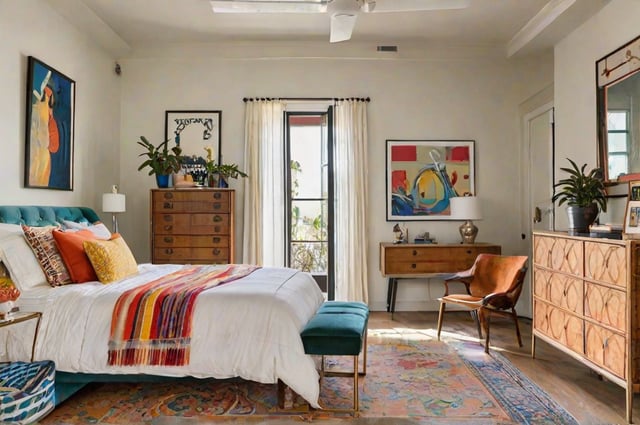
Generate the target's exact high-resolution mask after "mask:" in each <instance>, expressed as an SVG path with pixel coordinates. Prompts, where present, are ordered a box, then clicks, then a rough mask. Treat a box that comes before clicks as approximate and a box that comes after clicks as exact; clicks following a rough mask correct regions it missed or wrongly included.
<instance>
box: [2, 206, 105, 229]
mask: <svg viewBox="0 0 640 425" xmlns="http://www.w3.org/2000/svg"><path fill="white" fill-rule="evenodd" d="M63 220H67V221H75V222H77V223H95V222H96V221H100V217H98V214H96V212H95V211H94V210H92V209H91V208H87V207H42V206H29V205H24V206H23V205H16V206H14V205H4V206H0V223H9V224H26V225H27V226H34V227H41V226H52V225H56V224H58V223H62V221H63Z"/></svg>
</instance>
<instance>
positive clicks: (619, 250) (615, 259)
mask: <svg viewBox="0 0 640 425" xmlns="http://www.w3.org/2000/svg"><path fill="white" fill-rule="evenodd" d="M584 249H585V258H586V261H585V277H586V278H588V279H593V280H597V281H599V282H604V283H610V284H612V285H617V286H621V287H624V286H626V281H627V257H626V250H625V247H624V246H621V245H613V244H606V243H593V242H585V244H584Z"/></svg>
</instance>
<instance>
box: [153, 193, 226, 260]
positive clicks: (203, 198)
mask: <svg viewBox="0 0 640 425" xmlns="http://www.w3.org/2000/svg"><path fill="white" fill-rule="evenodd" d="M234 212H235V191H234V190H232V189H210V188H188V189H152V190H151V261H152V262H153V263H156V264H158V263H173V264H226V263H233V262H234V231H235V229H234V227H235V226H234Z"/></svg>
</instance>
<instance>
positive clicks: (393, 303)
mask: <svg viewBox="0 0 640 425" xmlns="http://www.w3.org/2000/svg"><path fill="white" fill-rule="evenodd" d="M397 293H398V279H396V278H393V285H392V287H391V315H392V316H391V317H393V313H395V312H396V294H397Z"/></svg>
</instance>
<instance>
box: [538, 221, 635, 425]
mask: <svg viewBox="0 0 640 425" xmlns="http://www.w3.org/2000/svg"><path fill="white" fill-rule="evenodd" d="M639 249H640V241H638V240H624V241H623V240H614V239H603V238H589V237H580V236H569V235H568V234H566V233H561V232H534V234H533V280H532V289H533V322H532V343H531V354H532V356H534V357H535V341H536V338H540V339H542V340H544V341H545V342H547V343H549V344H551V345H552V346H553V347H556V348H558V349H560V350H562V351H564V352H565V353H567V354H569V355H570V356H572V357H574V358H575V359H577V360H579V361H580V362H582V363H584V364H585V365H587V366H588V367H590V368H591V369H593V370H594V371H595V372H596V373H598V374H600V375H601V376H603V377H605V378H607V379H608V380H610V381H612V382H615V383H616V384H618V385H620V386H621V387H623V388H625V390H626V417H627V420H628V421H629V423H631V411H632V402H633V393H634V392H637V391H638V390H640V345H639V343H640V329H639V328H640V312H639V311H638V307H639V302H638V301H639V300H638V298H639V297H640V288H639V287H638V286H639V283H640V278H639V273H640V270H639V267H638V266H639V264H638V255H639Z"/></svg>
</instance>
